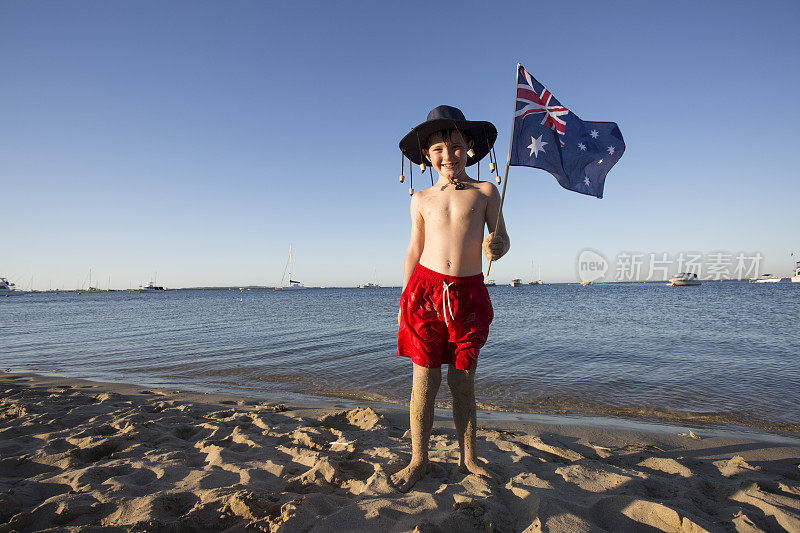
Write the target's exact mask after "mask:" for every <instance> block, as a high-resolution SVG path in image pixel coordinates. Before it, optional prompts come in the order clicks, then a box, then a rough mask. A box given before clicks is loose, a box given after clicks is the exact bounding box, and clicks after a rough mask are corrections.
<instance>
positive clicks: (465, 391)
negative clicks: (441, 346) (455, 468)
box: [447, 365, 491, 477]
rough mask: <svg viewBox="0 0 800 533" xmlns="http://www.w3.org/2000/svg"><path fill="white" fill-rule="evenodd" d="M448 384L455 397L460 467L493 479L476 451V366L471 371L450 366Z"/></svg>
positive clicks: (454, 408) (454, 407) (454, 419)
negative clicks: (479, 459)
mask: <svg viewBox="0 0 800 533" xmlns="http://www.w3.org/2000/svg"><path fill="white" fill-rule="evenodd" d="M447 384H448V385H449V386H450V394H452V396H453V422H454V423H455V426H456V433H458V447H459V451H460V452H461V460H460V461H459V467H460V468H461V469H462V471H467V472H469V473H471V474H475V475H478V476H484V477H491V475H490V474H489V472H488V471H486V469H484V468H483V467H482V466H481V464H480V463H479V462H478V455H477V452H476V450H475V430H476V426H475V424H476V416H475V365H473V366H472V368H471V369H469V370H459V369H457V368H456V367H455V366H454V365H450V366H449V368H448V369H447Z"/></svg>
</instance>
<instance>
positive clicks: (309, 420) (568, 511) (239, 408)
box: [0, 374, 800, 532]
mask: <svg viewBox="0 0 800 533" xmlns="http://www.w3.org/2000/svg"><path fill="white" fill-rule="evenodd" d="M478 424H479V426H482V429H480V430H479V432H478V453H479V455H480V456H481V457H482V458H484V459H486V460H488V461H489V470H490V471H491V472H492V474H493V475H494V477H495V479H493V480H487V479H482V478H478V477H476V476H472V475H465V474H463V473H461V472H459V470H458V468H457V462H458V444H457V441H456V436H455V432H454V430H453V429H452V424H451V423H450V422H449V421H448V419H447V417H442V416H439V417H437V420H436V423H435V426H434V431H433V436H432V440H431V460H432V464H431V470H430V473H429V474H428V475H427V477H425V478H424V479H423V480H422V481H420V482H419V483H418V484H417V485H416V486H415V487H414V488H413V489H412V490H411V491H409V492H408V493H407V494H400V493H398V492H397V491H396V490H394V488H393V487H392V486H391V485H390V483H389V480H388V479H389V476H390V475H391V474H392V473H394V472H396V471H397V470H399V469H400V468H402V466H404V463H405V462H407V461H408V459H409V457H410V444H411V443H410V439H409V438H408V435H407V430H408V421H407V413H403V412H402V411H401V410H395V411H392V410H385V411H382V410H380V409H378V410H376V409H374V408H373V407H370V406H368V405H366V404H364V405H363V406H359V407H355V408H350V409H336V408H335V407H334V406H328V407H324V408H323V407H308V406H296V405H294V406H293V405H275V404H270V403H262V402H259V401H253V400H247V399H242V398H235V397H224V396H215V395H205V394H200V393H187V392H180V391H171V390H160V389H144V388H141V387H134V386H130V385H119V384H103V383H93V382H87V381H81V380H69V379H60V378H51V377H42V376H35V375H30V374H0V532H2V531H41V530H52V531H73V530H74V531H91V530H98V531H99V530H101V529H102V530H103V531H254V530H255V531H258V530H261V531H380V532H390V531H419V532H436V531H442V532H450V531H563V532H575V531H615V532H616V531H795V532H800V467H799V465H800V447H798V446H794V445H792V443H786V442H782V443H776V442H766V441H762V440H758V439H753V438H717V437H706V436H704V434H703V432H702V431H698V430H695V431H694V433H695V434H696V436H698V437H700V438H699V439H695V438H692V437H691V436H688V434H687V435H684V436H680V435H678V434H677V433H643V432H632V431H622V430H613V431H610V430H604V429H603V428H597V427H580V426H567V425H561V426H545V425H535V424H527V425H525V424H510V423H501V422H495V423H493V424H489V423H486V422H485V421H482V420H481V419H480V416H479V420H478Z"/></svg>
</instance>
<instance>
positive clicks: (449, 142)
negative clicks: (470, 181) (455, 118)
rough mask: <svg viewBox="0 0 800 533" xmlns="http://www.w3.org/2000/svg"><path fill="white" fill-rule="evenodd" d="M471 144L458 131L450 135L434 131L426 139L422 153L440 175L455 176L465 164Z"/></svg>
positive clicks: (448, 177) (460, 172)
mask: <svg viewBox="0 0 800 533" xmlns="http://www.w3.org/2000/svg"><path fill="white" fill-rule="evenodd" d="M471 144H472V142H465V140H464V137H463V136H462V135H461V134H460V133H458V132H452V134H450V135H448V134H447V133H444V134H443V132H436V133H434V134H433V135H431V136H430V138H429V139H428V149H427V150H425V151H424V153H425V156H427V158H428V160H429V161H430V162H431V166H432V167H433V169H434V170H435V171H436V172H438V173H439V175H440V176H441V177H443V178H447V179H450V178H457V177H459V176H460V175H461V174H462V173H463V172H464V169H465V168H466V166H467V150H468V149H469V147H470V145H471Z"/></svg>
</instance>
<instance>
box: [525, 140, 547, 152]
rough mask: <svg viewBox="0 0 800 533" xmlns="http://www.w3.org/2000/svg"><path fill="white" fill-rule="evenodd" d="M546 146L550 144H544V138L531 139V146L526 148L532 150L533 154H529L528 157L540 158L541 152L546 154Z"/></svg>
mask: <svg viewBox="0 0 800 533" xmlns="http://www.w3.org/2000/svg"><path fill="white" fill-rule="evenodd" d="M545 144H548V143H546V142H544V141H543V140H542V136H541V135H539V138H538V139H534V138H533V137H531V144H529V145H528V146H526V148H530V149H531V153H530V154H528V155H532V156H534V157H539V152H540V151H542V152H545V149H544V145H545ZM545 153H546V152H545ZM534 154H535V155H534Z"/></svg>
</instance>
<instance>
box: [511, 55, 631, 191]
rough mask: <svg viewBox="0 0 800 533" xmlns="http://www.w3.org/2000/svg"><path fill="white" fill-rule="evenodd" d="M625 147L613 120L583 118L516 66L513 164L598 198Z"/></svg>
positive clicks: (566, 187) (512, 145) (523, 69)
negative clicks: (603, 120) (540, 170)
mask: <svg viewBox="0 0 800 533" xmlns="http://www.w3.org/2000/svg"><path fill="white" fill-rule="evenodd" d="M624 151H625V141H624V140H623V139H622V133H621V132H620V131H619V127H618V126H617V125H616V124H615V123H614V122H585V121H583V120H581V119H580V118H578V116H577V115H575V113H573V112H571V111H570V110H569V109H567V108H566V107H564V106H563V105H561V103H560V102H559V101H558V100H557V99H556V98H555V96H553V95H552V93H550V91H548V90H547V89H546V88H545V87H544V85H542V84H541V83H539V82H538V81H536V79H535V78H534V77H533V76H531V75H530V74H529V73H528V71H527V70H525V68H524V67H523V66H522V65H518V66H517V102H516V107H515V111H514V132H513V140H512V144H511V165H515V166H526V167H536V168H541V169H543V170H546V171H548V172H550V173H551V174H552V175H553V176H555V178H556V179H557V180H558V183H559V184H561V186H562V187H564V188H565V189H569V190H571V191H575V192H579V193H582V194H588V195H591V196H596V197H598V198H602V197H603V187H604V185H605V180H606V175H607V174H608V171H609V170H611V167H613V166H614V164H615V163H616V162H617V161H619V158H620V157H622V154H623V152H624Z"/></svg>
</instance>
